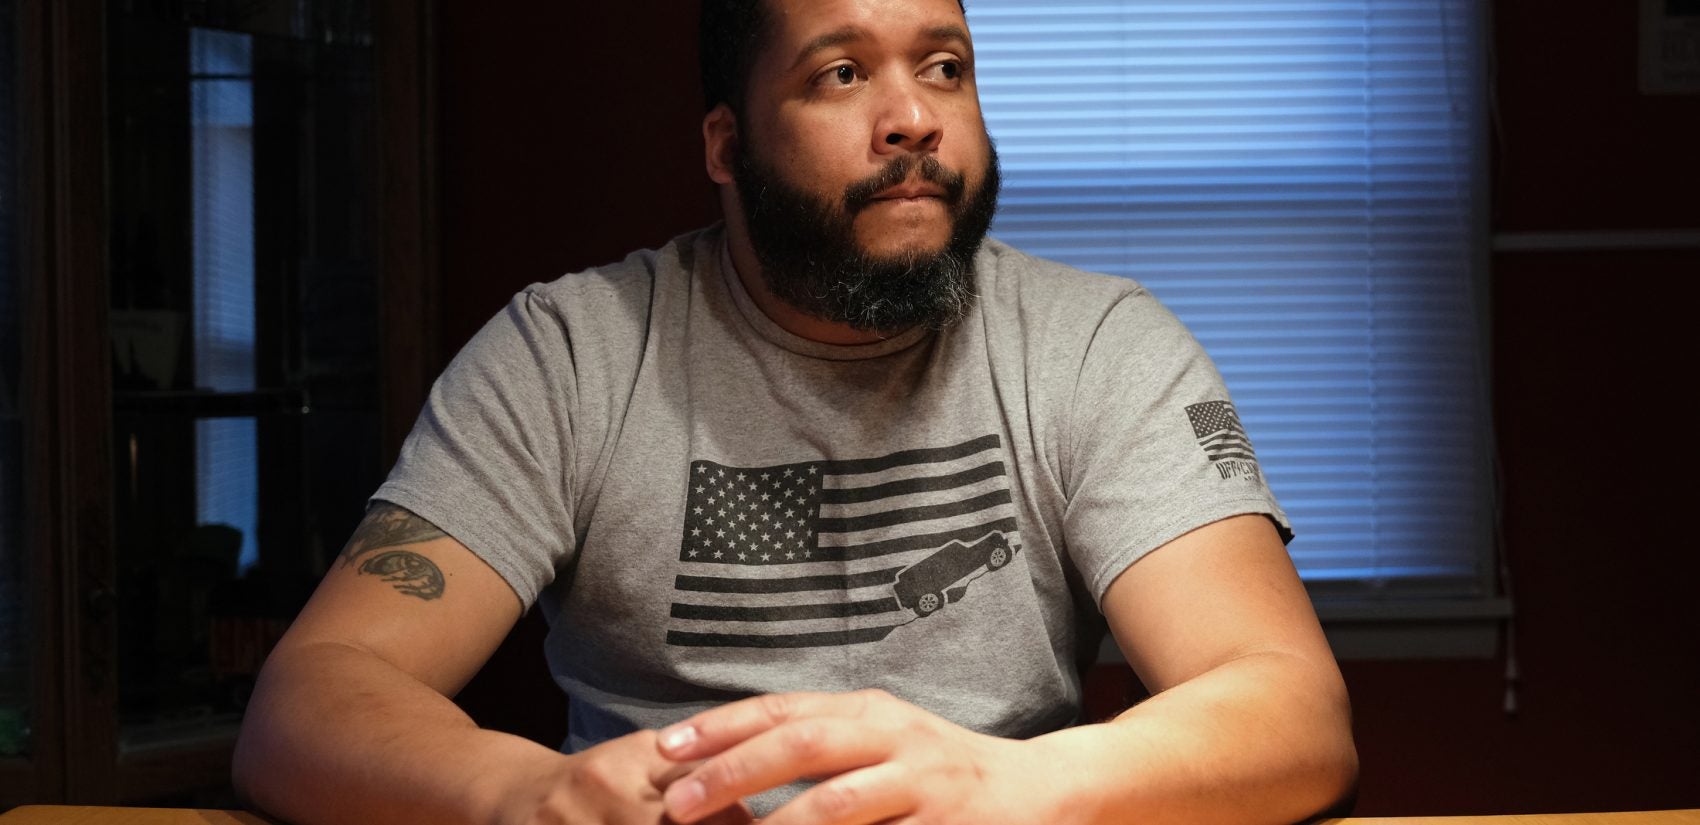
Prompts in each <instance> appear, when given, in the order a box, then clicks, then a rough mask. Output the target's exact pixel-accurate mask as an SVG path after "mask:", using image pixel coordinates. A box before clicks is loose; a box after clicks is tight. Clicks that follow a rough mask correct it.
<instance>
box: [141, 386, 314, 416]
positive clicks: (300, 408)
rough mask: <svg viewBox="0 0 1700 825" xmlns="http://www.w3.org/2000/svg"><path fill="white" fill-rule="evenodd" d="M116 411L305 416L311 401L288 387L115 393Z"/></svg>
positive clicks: (201, 414)
mask: <svg viewBox="0 0 1700 825" xmlns="http://www.w3.org/2000/svg"><path fill="white" fill-rule="evenodd" d="M112 408H113V410H114V411H115V412H119V413H129V414H133V415H170V416H193V417H195V418H250V417H254V416H262V415H306V414H308V413H309V412H311V411H312V402H311V400H310V399H309V398H308V396H307V391H306V390H303V389H295V388H285V389H271V390H255V391H253V392H213V391H210V390H166V391H148V392H115V393H113V395H112Z"/></svg>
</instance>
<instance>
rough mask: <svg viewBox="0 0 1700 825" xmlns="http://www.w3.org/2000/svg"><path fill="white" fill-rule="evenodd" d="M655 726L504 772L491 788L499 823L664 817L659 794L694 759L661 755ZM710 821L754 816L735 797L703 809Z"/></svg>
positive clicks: (615, 824)
mask: <svg viewBox="0 0 1700 825" xmlns="http://www.w3.org/2000/svg"><path fill="white" fill-rule="evenodd" d="M655 739H656V737H655V732H654V731H648V730H645V731H638V732H637V733H633V734H630V735H628V736H622V737H620V738H619V739H614V740H610V741H608V742H604V743H602V744H600V745H597V746H596V747H593V748H590V749H588V750H585V751H583V752H581V753H577V754H573V755H570V756H562V755H560V754H549V756H552V757H553V758H551V759H541V760H537V761H535V762H534V763H532V764H533V765H535V767H534V768H533V769H531V770H526V771H521V772H519V773H518V774H517V775H512V776H507V777H503V778H502V780H501V781H500V782H499V783H498V784H499V787H495V788H493V789H492V790H493V793H494V794H495V795H496V800H495V803H494V804H495V810H496V812H497V813H496V817H495V818H494V821H495V822H498V823H500V825H543V823H549V825H626V823H630V825H657V823H664V822H666V821H667V820H666V819H665V818H664V817H665V812H664V811H663V809H662V802H661V798H662V797H661V794H662V792H663V791H665V790H666V789H667V786H668V784H669V783H671V782H673V781H674V780H675V779H677V778H679V777H681V776H684V775H685V774H686V773H688V772H689V771H690V770H691V769H692V768H694V767H696V764H697V763H694V762H686V763H681V762H676V761H673V760H670V759H667V758H665V757H663V756H661V754H660V752H659V750H658V749H657V747H656V744H655ZM707 810H708V811H712V812H713V815H711V816H705V817H702V818H701V821H702V822H705V823H710V825H747V823H751V822H754V821H755V818H754V817H753V816H751V814H750V810H749V808H747V807H744V804H743V803H742V802H740V801H738V800H736V799H734V800H732V802H730V803H728V804H726V805H720V806H718V807H717V808H711V809H707Z"/></svg>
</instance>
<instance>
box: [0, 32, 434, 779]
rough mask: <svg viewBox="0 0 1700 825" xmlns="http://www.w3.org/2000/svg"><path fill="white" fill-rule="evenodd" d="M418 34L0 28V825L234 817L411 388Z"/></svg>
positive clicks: (425, 40)
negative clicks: (275, 666) (261, 707)
mask: <svg viewBox="0 0 1700 825" xmlns="http://www.w3.org/2000/svg"><path fill="white" fill-rule="evenodd" d="M432 13H433V9H432V8H431V6H430V5H429V4H418V3H403V2H399V0H396V1H395V2H390V1H389V0H370V2H363V1H356V0H339V2H334V3H332V2H314V0H257V1H256V0H242V1H241V2H235V0H231V1H229V2H220V0H197V2H182V1H181V0H109V1H108V2H101V0H63V2H48V0H20V1H19V2H16V3H13V4H7V3H4V2H0V16H5V17H6V18H7V19H6V20H5V23H6V24H7V25H9V26H10V27H11V28H10V30H0V37H4V38H6V39H7V41H8V42H9V43H10V44H12V45H13V47H14V48H15V49H16V53H17V59H15V60H13V61H11V63H10V65H11V66H13V67H15V71H14V74H13V75H12V76H11V77H10V78H8V80H10V81H12V85H11V86H7V85H5V84H0V97H4V96H5V95H6V94H12V97H13V98H14V99H13V100H11V101H10V103H11V107H10V109H9V110H8V112H9V114H8V118H7V123H6V124H4V125H5V126H6V127H9V128H10V129H11V130H12V131H10V132H8V130H7V128H0V153H7V152H9V154H7V156H6V158H5V160H4V161H0V188H5V187H11V188H12V189H14V190H15V191H16V197H15V198H13V197H8V195H10V194H11V193H10V192H5V193H0V223H3V224H4V226H0V239H8V238H9V239H15V240H16V243H15V244H13V245H11V246H7V245H6V244H4V243H0V257H3V256H7V255H9V256H10V257H9V258H7V260H8V261H9V263H8V264H4V266H7V267H8V268H6V269H4V270H3V271H0V325H4V329H5V332H4V333H0V600H3V601H0V643H4V644H5V645H6V649H5V650H4V652H3V653H0V809H4V808H5V807H6V806H8V805H12V804H19V803H24V802H56V801H66V802H75V803H92V804H111V803H130V804H146V803H152V802H172V801H175V802H179V803H191V804H218V803H223V802H228V801H230V800H228V799H225V798H223V797H222V796H221V794H223V793H226V792H227V791H226V790H225V787H226V785H227V778H228V770H229V769H228V760H229V754H230V750H231V746H232V744H233V741H234V734H235V731H236V727H237V725H238V724H239V723H240V720H241V714H242V711H243V708H244V706H245V703H246V701H247V697H248V693H249V691H250V690H251V688H252V685H253V679H254V676H255V675H256V673H257V671H258V666H259V663H260V662H261V661H262V660H263V657H264V655H265V653H266V652H267V650H268V649H269V647H270V645H271V644H272V643H273V642H275V640H276V639H277V637H278V636H279V635H280V634H281V633H282V632H283V630H284V628H286V627H287V625H288V623H289V621H290V620H291V619H292V618H293V616H294V615H295V613H296V612H297V611H298V610H299V609H300V607H301V605H302V604H303V603H304V602H305V601H306V598H307V596H308V595H309V594H310V593H311V591H312V588H313V587H314V585H315V584H316V582H317V579H318V577H319V576H320V575H322V573H323V571H324V570H325V569H326V567H327V565H328V563H329V561H330V560H331V559H332V558H334V556H335V555H336V553H337V550H338V548H340V546H341V543H342V541H343V540H345V539H346V537H347V536H348V535H349V533H350V532H351V531H352V530H353V528H354V526H355V525H356V524H357V523H358V521H359V519H360V517H361V514H362V508H363V506H364V502H365V498H366V496H367V495H369V494H370V493H371V491H372V490H374V489H376V487H377V485H378V483H379V482H380V481H381V480H382V476H383V473H384V471H385V470H386V469H387V467H388V464H389V462H390V461H391V460H392V459H393V456H394V452H395V449H396V448H397V446H398V445H399V442H400V439H401V438H402V436H403V435H405V432H406V428H407V426H409V425H410V423H411V420H412V416H413V413H414V412H415V411H416V410H417V409H418V406H419V404H420V403H421V401H422V400H423V397H424V390H425V389H426V387H428V375H427V369H428V366H427V364H425V362H424V358H425V355H426V353H429V352H432V351H433V347H432V345H431V334H432V330H433V329H434V319H433V318H432V317H431V315H430V312H429V311H428V307H429V306H430V303H429V301H428V300H426V296H428V295H430V294H431V288H430V284H431V277H432V276H431V273H432V271H433V266H432V254H431V245H430V244H431V241H430V238H431V237H432V236H433V233H432V232H431V231H430V229H431V220H432V215H434V210H433V209H432V208H431V200H432V198H431V192H432V188H431V180H432V175H431V168H432V164H431V163H430V162H429V158H430V146H431V141H430V139H429V134H430V124H429V120H430V113H431V101H432V99H433V96H432V93H431V88H430V80H429V78H430V71H429V67H430V64H431V60H430V45H429V44H430V31H431V20H432ZM3 102H5V101H0V103H3ZM10 134H16V135H17V139H16V140H15V141H13V142H12V143H8V142H7V139H8V135H10ZM8 163H10V164H11V165H10V166H8V165H6V164H8ZM8 170H11V171H15V172H16V174H15V175H12V174H10V171H8ZM8 175H10V176H8ZM14 202H17V203H21V204H23V208H21V209H18V210H14V211H6V210H5V209H4V206H5V205H9V204H11V203H14ZM7 233H10V234H7Z"/></svg>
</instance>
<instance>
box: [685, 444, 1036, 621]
mask: <svg viewBox="0 0 1700 825" xmlns="http://www.w3.org/2000/svg"><path fill="white" fill-rule="evenodd" d="M1018 535H1019V534H1018V533H1017V530H1016V520H1015V505H1014V503H1013V502H1012V500H1011V498H1010V488H1009V477H1008V474H1007V473H1006V472H1005V469H1004V463H1003V453H1002V443H1001V440H1000V438H999V437H998V436H996V435H988V436H984V437H981V438H976V439H973V440H971V441H966V442H963V443H961V444H956V445H952V446H948V447H939V448H931V449H919V450H906V451H903V452H897V453H892V454H890V455H885V456H880V457H878V458H868V459H856V460H832V461H803V462H797V463H792V464H776V465H773V466H767V467H735V466H731V465H727V464H719V463H716V462H713V461H702V460H698V461H692V462H691V466H690V486H689V490H688V492H687V495H686V503H685V524H684V534H683V535H682V536H681V538H680V540H679V562H680V572H679V574H678V576H677V577H676V578H675V579H674V582H673V595H672V609H671V613H670V615H671V618H670V620H669V625H668V629H667V643H668V644H672V645H681V646H698V647H701V646H707V647H758V648H795V647H825V646H834V645H849V644H860V643H866V642H876V641H879V640H881V639H884V638H885V637H886V636H888V635H889V634H890V633H891V632H892V630H894V629H896V628H897V627H899V626H901V625H904V624H907V623H909V622H911V621H915V620H916V619H917V618H918V617H924V616H927V615H930V614H931V613H933V612H934V611H937V610H939V609H941V608H944V607H945V605H946V603H948V602H954V601H957V600H959V599H961V598H962V596H963V595H964V594H965V593H966V590H967V585H968V582H969V581H972V580H973V579H975V578H978V577H979V576H981V575H985V574H986V573H988V572H991V571H995V570H997V569H999V568H1001V567H1003V566H1004V565H1005V564H1008V563H1009V561H1010V559H1011V558H1012V557H1013V556H1014V554H1015V553H1016V552H1017V551H1018V550H1019V549H1020V540H1019V538H1018Z"/></svg>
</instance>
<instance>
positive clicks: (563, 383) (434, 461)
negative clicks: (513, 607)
mask: <svg viewBox="0 0 1700 825" xmlns="http://www.w3.org/2000/svg"><path fill="white" fill-rule="evenodd" d="M574 401H575V398H574V381H573V367H572V352H571V348H570V341H569V338H568V336H567V332H566V330H565V328H564V325H563V322H562V321H561V318H560V316H559V314H558V313H556V312H554V311H553V307H552V306H551V305H550V304H549V303H548V302H547V301H546V300H544V299H543V298H542V297H540V296H538V295H536V294H535V293H532V292H530V291H527V292H522V293H520V294H519V295H516V296H515V297H514V298H513V300H512V301H510V302H509V303H508V305H507V307H506V308H504V309H503V310H502V311H501V312H500V313H497V315H496V316H495V317H494V318H492V319H490V321H489V322H488V323H486V324H485V325H484V327H483V329H481V330H479V332H478V334H477V335H475V336H473V338H472V340H471V341H469V342H468V343H467V345H466V346H465V347H464V348H462V349H461V351H460V353H459V354H458V355H456V356H455V358H454V360H453V361H452V362H451V363H450V364H449V367H448V369H446V370H444V372H443V374H442V375H441V376H440V377H439V378H438V379H437V381H436V383H435V384H434V385H433V386H432V388H431V394H430V397H429V399H428V400H427V401H426V403H425V407H424V409H423V410H422V411H421V412H420V414H419V418H418V420H417V421H416V422H415V423H414V425H413V430H412V432H410V433H409V434H408V436H407V440H406V441H405V442H404V443H403V445H402V448H401V455H400V457H399V458H398V459H397V460H396V464H395V467H394V468H393V469H392V470H391V471H390V474H389V477H388V478H387V479H386V480H385V482H384V483H383V485H382V486H380V487H379V488H378V490H377V492H376V493H374V494H373V495H372V499H373V500H383V501H387V502H390V503H393V504H396V505H398V506H401V507H405V508H407V509H408V510H411V511H412V512H414V513H415V514H417V515H418V516H419V517H421V518H423V519H425V520H426V521H429V522H431V523H432V524H434V525H436V526H437V527H438V528H439V529H441V530H443V531H444V532H446V533H448V534H449V535H451V536H453V537H454V538H455V539H456V540H458V541H460V542H461V543H462V544H464V545H466V546H467V548H468V549H470V550H472V552H473V553H475V554H477V555H478V556H479V558H482V559H483V560H484V561H485V562H486V563H488V564H489V565H490V566H491V567H492V568H494V569H495V570H496V572H497V573H499V574H500V575H501V576H502V578H504V579H506V580H507V582H508V584H509V585H510V586H511V587H513V589H514V592H515V593H516V594H517V595H518V596H519V598H520V601H521V602H522V603H523V604H524V605H525V607H526V608H527V609H529V608H530V607H531V605H532V604H533V603H534V602H535V601H536V599H537V597H538V594H539V593H541V592H542V590H543V588H544V587H546V586H548V585H549V583H550V582H551V581H553V580H554V576H555V571H556V570H557V569H558V568H559V566H560V565H562V564H563V563H564V562H565V561H566V560H567V558H568V555H569V553H570V552H571V551H572V548H574V547H575V544H576V542H575V539H574V530H573V513H572V501H573V489H572V487H573V484H572V468H573V454H572V416H571V413H572V410H573V406H574Z"/></svg>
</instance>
